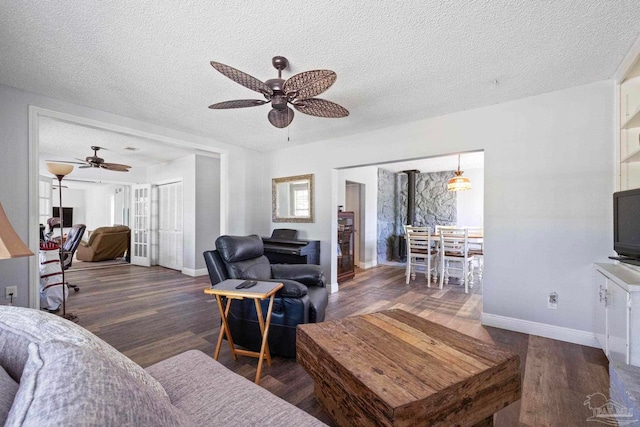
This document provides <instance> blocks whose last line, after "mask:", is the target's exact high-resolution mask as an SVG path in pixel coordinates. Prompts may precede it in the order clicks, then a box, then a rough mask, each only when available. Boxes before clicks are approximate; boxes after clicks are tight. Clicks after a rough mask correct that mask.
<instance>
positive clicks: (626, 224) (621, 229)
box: [613, 188, 640, 265]
mask: <svg viewBox="0 0 640 427" xmlns="http://www.w3.org/2000/svg"><path fill="white" fill-rule="evenodd" d="M613 250H614V251H616V252H617V253H618V255H619V256H618V257H617V258H615V259H619V260H620V261H623V262H628V263H630V264H635V265H640V188H637V189H635V190H626V191H618V192H617V193H613Z"/></svg>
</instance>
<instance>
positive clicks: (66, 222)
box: [52, 206, 73, 228]
mask: <svg viewBox="0 0 640 427" xmlns="http://www.w3.org/2000/svg"><path fill="white" fill-rule="evenodd" d="M59 209H60V208H58V207H57V206H56V207H54V208H53V215H52V216H53V217H54V218H58V217H59V216H60V214H59V213H58V212H59ZM62 222H63V224H62V227H64V228H68V227H73V208H64V207H63V208H62Z"/></svg>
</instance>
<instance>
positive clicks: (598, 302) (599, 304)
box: [593, 269, 609, 354]
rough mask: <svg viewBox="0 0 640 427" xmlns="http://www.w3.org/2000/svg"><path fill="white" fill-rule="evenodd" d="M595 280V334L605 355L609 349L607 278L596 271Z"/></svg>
mask: <svg viewBox="0 0 640 427" xmlns="http://www.w3.org/2000/svg"><path fill="white" fill-rule="evenodd" d="M593 280H594V284H595V286H596V298H595V300H594V301H595V304H594V311H593V333H594V334H595V335H596V339H597V340H598V342H599V343H600V347H602V350H603V351H604V353H605V354H609V350H608V348H607V305H606V304H607V302H606V298H607V278H606V277H605V276H603V275H602V274H601V273H599V272H598V271H597V270H595V269H594V271H593Z"/></svg>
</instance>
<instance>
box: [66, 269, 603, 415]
mask: <svg viewBox="0 0 640 427" xmlns="http://www.w3.org/2000/svg"><path fill="white" fill-rule="evenodd" d="M66 276H67V280H69V281H70V282H71V283H73V284H75V285H78V286H80V288H81V290H80V292H77V293H74V292H73V291H72V292H71V293H70V296H69V302H68V311H70V312H73V313H74V314H76V315H77V316H78V317H79V318H80V320H79V324H80V325H82V326H84V327H86V328H87V329H88V330H90V331H92V332H94V333H95V334H97V335H98V336H100V337H101V338H103V339H104V340H106V341H107V342H108V343H110V344H111V345H113V346H114V347H115V348H117V349H118V350H120V351H122V352H123V353H124V354H126V355H127V356H128V357H130V358H131V359H133V360H134V361H135V362H137V363H139V364H140V365H142V366H143V367H146V366H149V365H151V364H153V363H156V362H158V361H160V360H163V359H166V358H167V357H170V356H173V355H175V354H178V353H181V352H183V351H185V350H189V349H199V350H202V351H204V352H205V353H207V354H210V355H211V354H213V350H214V347H215V342H216V339H217V337H218V332H219V330H220V315H219V313H218V309H217V306H216V304H215V301H214V300H213V299H212V298H211V297H210V296H208V295H205V294H204V292H203V289H204V288H205V287H208V286H209V285H210V283H209V279H208V277H207V276H203V277H198V278H192V277H188V276H184V275H182V274H180V273H179V272H176V271H173V270H168V269H165V268H162V267H151V268H144V267H136V266H131V265H122V266H114V267H110V268H101V269H90V270H81V271H73V270H70V271H69V272H68V273H67V275H66ZM393 308H400V309H403V310H405V311H408V312H411V313H413V314H416V315H418V316H420V317H423V318H425V319H428V320H431V321H433V322H436V323H440V324H442V325H444V326H446V327H448V328H451V329H454V330H456V331H459V332H462V333H464V334H467V335H469V336H472V337H474V338H477V339H480V340H482V341H485V342H487V343H490V344H494V345H496V346H497V347H499V348H501V349H506V350H509V351H511V352H514V353H516V354H518V355H519V356H520V369H521V372H522V379H523V381H522V383H523V395H522V400H521V401H520V402H517V403H514V404H511V405H509V406H508V407H507V408H504V409H502V410H501V411H499V412H498V413H497V414H496V416H495V420H494V423H495V426H498V427H503V426H504V427H512V426H582V425H586V424H587V422H586V418H587V417H588V416H589V415H590V413H589V412H590V411H589V410H588V408H587V407H585V406H583V402H584V400H585V399H586V396H587V395H588V394H591V393H595V392H602V393H604V394H605V395H606V396H608V389H609V376H608V372H607V366H608V362H607V359H606V357H605V356H604V354H603V353H602V351H601V350H598V349H594V348H589V347H583V346H579V345H575V344H569V343H563V342H559V341H554V340H550V339H545V338H540V337H535V336H529V335H527V334H521V333H517V332H511V331H506V330H502V329H497V328H491V327H484V326H482V325H481V324H480V315H481V313H482V285H481V284H480V283H476V286H474V288H473V289H472V290H471V292H470V294H468V295H467V294H465V293H464V289H463V288H461V287H460V286H458V285H455V284H452V285H448V286H447V285H445V287H444V289H442V290H440V289H438V287H437V286H432V287H431V288H427V287H426V283H425V281H424V280H422V278H421V276H420V275H418V280H416V281H412V282H411V283H409V284H408V285H406V284H405V277H404V268H398V267H389V266H378V267H375V268H371V269H368V270H358V272H357V274H356V277H355V278H354V279H353V280H351V281H349V282H346V283H343V284H341V285H340V292H337V293H335V294H331V295H330V296H329V304H328V307H327V315H326V318H327V320H331V319H338V318H343V317H346V316H352V315H355V314H364V313H371V312H376V311H381V310H388V309H393ZM220 362H221V363H223V364H224V365H225V366H227V367H228V368H229V369H231V370H233V371H234V372H236V373H238V374H240V375H242V376H244V377H246V378H247V379H249V380H251V381H253V379H254V378H255V372H256V366H257V359H254V358H248V357H239V358H238V360H237V361H234V360H233V359H232V357H231V354H230V352H229V349H228V347H226V346H223V349H222V352H221V354H220ZM260 385H261V386H262V387H264V388H266V389H267V390H269V391H271V392H272V393H274V394H276V395H277V396H280V397H281V398H283V399H285V400H287V401H289V402H291V403H292V404H294V405H296V406H298V407H299V408H301V409H303V410H304V411H306V412H308V413H310V414H311V415H313V416H315V417H316V418H319V419H320V420H322V421H324V422H326V423H328V424H330V425H332V421H331V419H330V418H329V416H328V414H327V413H326V412H325V411H324V410H323V409H322V407H321V406H320V405H319V403H318V401H317V400H316V399H315V398H314V396H313V383H312V381H311V378H310V377H309V376H308V375H307V373H306V372H305V371H304V370H303V369H302V368H301V367H300V366H299V365H298V364H297V363H296V361H295V360H294V359H283V358H280V357H274V358H273V364H272V366H264V368H263V376H262V380H261V382H260Z"/></svg>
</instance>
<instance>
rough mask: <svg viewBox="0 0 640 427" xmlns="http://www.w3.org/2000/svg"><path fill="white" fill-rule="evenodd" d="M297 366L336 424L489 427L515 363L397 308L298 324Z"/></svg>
mask: <svg viewBox="0 0 640 427" xmlns="http://www.w3.org/2000/svg"><path fill="white" fill-rule="evenodd" d="M296 339H297V360H298V363H299V364H300V365H302V367H304V369H305V370H306V371H307V372H308V373H309V375H310V376H311V377H312V378H313V380H314V382H315V393H316V397H317V398H318V399H319V400H320V402H321V403H322V404H323V406H324V407H325V409H326V410H327V411H328V412H329V414H330V415H331V417H332V418H333V419H334V420H335V421H336V423H337V424H338V425H340V426H353V425H358V426H365V425H380V426H409V425H421V426H423V425H428V426H447V427H448V426H453V425H459V426H472V425H482V426H490V425H493V414H494V413H495V412H497V411H498V410H499V409H501V408H504V407H505V406H507V405H509V404H510V403H512V402H515V401H517V400H519V399H520V394H521V380H520V358H519V357H518V356H517V355H514V354H511V353H509V352H506V351H502V350H498V349H497V348H495V347H494V346H492V345H490V344H487V343H484V342H482V341H478V340H477V339H475V338H471V337H469V336H467V335H464V334H461V333H459V332H456V331H454V330H451V329H449V328H446V327H444V326H442V325H438V324H436V323H433V322H430V321H428V320H425V319H423V318H421V317H418V316H415V315H413V314H411V313H407V312H406V311H402V310H388V311H381V312H378V313H371V314H364V315H360V316H353V317H346V318H344V319H338V320H333V321H328V322H323V323H309V324H304V325H302V324H301V325H298V328H297V337H296Z"/></svg>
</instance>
